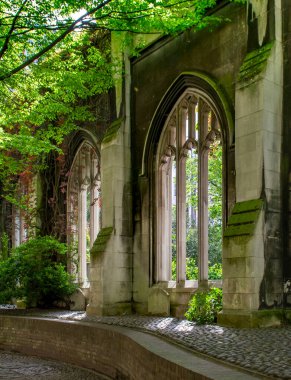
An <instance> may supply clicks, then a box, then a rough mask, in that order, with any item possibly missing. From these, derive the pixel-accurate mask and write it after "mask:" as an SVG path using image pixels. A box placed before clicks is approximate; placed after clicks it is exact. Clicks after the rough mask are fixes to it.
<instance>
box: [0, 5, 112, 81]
mask: <svg viewBox="0 0 291 380" xmlns="http://www.w3.org/2000/svg"><path fill="white" fill-rule="evenodd" d="M27 1H28V0H24V3H26V2H27ZM111 1H112V0H104V1H103V2H102V3H101V4H99V5H98V6H96V7H95V8H93V9H91V10H90V11H88V12H86V13H84V14H83V15H82V16H81V17H79V18H78V19H77V20H75V21H74V22H73V23H72V24H71V25H70V26H69V27H68V28H67V29H66V30H65V31H64V32H63V33H62V34H60V35H59V36H58V37H57V38H56V39H55V40H54V41H52V42H51V43H50V44H49V45H47V46H46V47H45V48H43V49H41V50H40V51H39V52H37V53H36V54H34V55H33V56H32V57H30V58H29V59H27V60H26V61H24V62H23V63H22V64H21V65H19V66H17V67H15V68H14V69H13V70H11V71H9V72H7V73H5V74H2V75H0V81H3V80H5V79H8V78H10V77H11V76H12V75H14V74H16V73H18V72H19V71H21V70H22V69H24V68H25V67H27V66H29V65H30V64H31V63H32V62H34V61H35V60H36V59H38V58H40V57H41V56H42V55H44V54H45V53H47V52H48V51H49V50H51V49H52V48H53V47H55V46H56V45H57V44H58V43H59V42H61V41H62V40H63V39H64V38H65V37H66V36H67V35H68V34H70V33H71V32H72V31H73V30H74V29H75V28H76V27H77V25H78V23H79V22H81V21H82V20H83V19H84V18H86V17H88V16H90V15H91V14H93V13H95V12H97V11H98V10H100V9H102V8H104V7H105V6H106V5H107V4H109V3H110V2H111ZM18 13H19V12H18ZM8 42H9V39H8ZM0 58H1V56H0Z"/></svg>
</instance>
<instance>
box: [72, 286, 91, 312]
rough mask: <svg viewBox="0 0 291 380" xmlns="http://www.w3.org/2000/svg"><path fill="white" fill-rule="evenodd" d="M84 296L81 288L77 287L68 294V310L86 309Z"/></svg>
mask: <svg viewBox="0 0 291 380" xmlns="http://www.w3.org/2000/svg"><path fill="white" fill-rule="evenodd" d="M86 304H87V302H86V297H85V295H84V293H83V292H82V290H81V289H77V290H76V291H75V292H74V293H73V294H72V295H71V296H70V310H74V311H78V310H86Z"/></svg>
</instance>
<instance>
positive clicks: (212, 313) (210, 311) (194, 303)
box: [185, 288, 222, 324]
mask: <svg viewBox="0 0 291 380" xmlns="http://www.w3.org/2000/svg"><path fill="white" fill-rule="evenodd" d="M221 310H222V290H221V289H219V288H211V289H209V290H198V291H197V292H196V293H195V294H194V296H193V297H192V299H191V300H190V302H189V308H188V310H187V312H186V313H185V317H186V318H187V319H188V320H189V321H194V322H196V323H197V324H208V323H210V324H211V323H215V322H216V321H217V313H218V312H219V311H221Z"/></svg>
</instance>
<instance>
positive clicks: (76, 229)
mask: <svg viewBox="0 0 291 380" xmlns="http://www.w3.org/2000/svg"><path fill="white" fill-rule="evenodd" d="M69 174H70V175H69V182H68V242H69V245H70V249H71V257H70V262H69V269H70V272H71V273H72V274H73V275H75V277H76V281H78V282H79V283H80V284H82V285H83V286H86V284H87V283H88V281H89V273H90V270H89V268H90V249H91V248H92V246H93V243H94V241H95V239H96V237H97V235H98V232H99V230H100V228H101V189H100V165H99V160H98V156H97V153H96V151H95V150H94V148H93V147H92V146H91V145H90V144H89V143H87V142H85V143H83V145H82V146H81V148H80V149H79V151H78V152H77V154H76V157H75V159H74V162H73V165H72V168H71V171H70V173H69Z"/></svg>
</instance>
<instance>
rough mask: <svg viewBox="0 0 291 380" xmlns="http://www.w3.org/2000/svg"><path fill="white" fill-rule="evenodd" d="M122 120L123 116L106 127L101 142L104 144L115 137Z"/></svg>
mask: <svg viewBox="0 0 291 380" xmlns="http://www.w3.org/2000/svg"><path fill="white" fill-rule="evenodd" d="M122 122H123V118H120V119H117V120H115V121H114V122H113V123H111V124H110V126H109V127H108V128H107V130H106V132H105V135H104V137H103V140H102V144H106V143H108V142H110V141H112V140H113V139H115V138H116V136H117V133H118V131H119V129H120V127H121V124H122Z"/></svg>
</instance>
